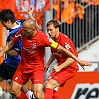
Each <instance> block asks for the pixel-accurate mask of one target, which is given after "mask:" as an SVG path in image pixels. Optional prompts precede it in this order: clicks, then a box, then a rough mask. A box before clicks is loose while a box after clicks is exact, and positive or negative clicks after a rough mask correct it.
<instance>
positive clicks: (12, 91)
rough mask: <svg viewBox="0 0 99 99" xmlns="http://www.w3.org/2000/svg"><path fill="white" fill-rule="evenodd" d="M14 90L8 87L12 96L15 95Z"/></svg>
mask: <svg viewBox="0 0 99 99" xmlns="http://www.w3.org/2000/svg"><path fill="white" fill-rule="evenodd" d="M15 92H16V91H15V89H14V88H11V89H10V93H11V94H12V95H14V96H15Z"/></svg>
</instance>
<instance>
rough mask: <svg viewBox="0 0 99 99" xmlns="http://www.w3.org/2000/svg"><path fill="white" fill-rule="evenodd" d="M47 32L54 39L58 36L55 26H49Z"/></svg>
mask: <svg viewBox="0 0 99 99" xmlns="http://www.w3.org/2000/svg"><path fill="white" fill-rule="evenodd" d="M47 32H48V35H49V36H50V37H51V38H52V39H54V38H56V34H57V29H56V28H55V27H54V26H53V24H51V25H49V26H48V27H47Z"/></svg>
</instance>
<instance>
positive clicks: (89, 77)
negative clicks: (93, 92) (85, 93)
mask: <svg viewBox="0 0 99 99" xmlns="http://www.w3.org/2000/svg"><path fill="white" fill-rule="evenodd" d="M77 83H79V84H80V83H81V84H82V83H90V84H94V83H99V72H78V73H77V74H76V75H75V77H74V78H72V79H70V80H68V81H67V82H66V83H65V85H64V86H63V87H59V88H58V92H59V94H60V96H61V97H62V99H70V98H71V96H72V93H73V91H74V88H75V86H76V84H77Z"/></svg>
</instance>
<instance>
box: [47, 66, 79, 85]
mask: <svg viewBox="0 0 99 99" xmlns="http://www.w3.org/2000/svg"><path fill="white" fill-rule="evenodd" d="M77 71H78V69H77V70H76V69H73V68H71V67H69V68H67V69H62V70H61V71H60V72H52V73H51V74H50V75H49V77H48V78H47V80H50V79H54V80H56V81H57V82H58V83H59V84H60V85H64V83H65V82H66V81H67V80H69V79H70V78H72V77H74V76H75V74H76V73H77Z"/></svg>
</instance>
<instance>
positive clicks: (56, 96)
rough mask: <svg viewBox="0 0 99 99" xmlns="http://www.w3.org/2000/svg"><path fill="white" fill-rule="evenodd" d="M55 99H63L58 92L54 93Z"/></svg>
mask: <svg viewBox="0 0 99 99" xmlns="http://www.w3.org/2000/svg"><path fill="white" fill-rule="evenodd" d="M53 99H62V98H61V97H60V95H59V93H58V92H57V91H55V90H54V92H53Z"/></svg>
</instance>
